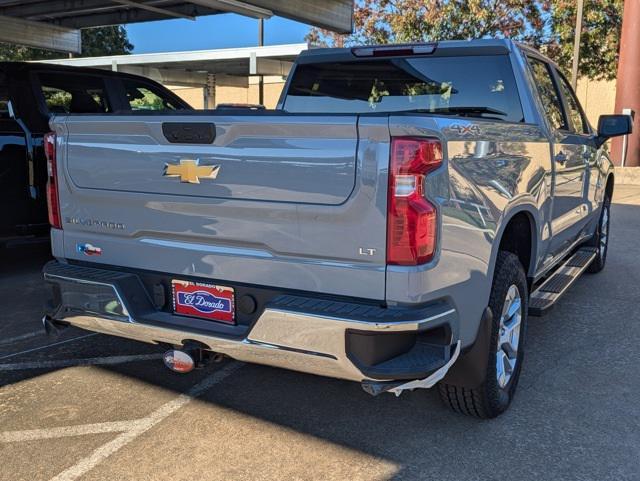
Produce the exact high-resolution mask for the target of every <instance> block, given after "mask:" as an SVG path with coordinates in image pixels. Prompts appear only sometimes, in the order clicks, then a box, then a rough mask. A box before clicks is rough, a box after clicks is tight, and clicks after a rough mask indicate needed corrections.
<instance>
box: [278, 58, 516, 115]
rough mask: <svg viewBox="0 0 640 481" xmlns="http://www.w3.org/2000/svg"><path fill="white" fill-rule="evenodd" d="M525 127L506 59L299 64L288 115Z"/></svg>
mask: <svg viewBox="0 0 640 481" xmlns="http://www.w3.org/2000/svg"><path fill="white" fill-rule="evenodd" d="M475 107H480V108H484V109H486V112H479V111H478V112H474V113H473V115H474V116H478V117H483V118H491V119H499V120H504V121H509V122H523V121H524V115H523V112H522V105H521V103H520V96H519V95H518V90H517V86H516V81H515V78H514V75H513V69H512V66H511V61H510V59H509V57H508V56H507V55H481V56H451V57H408V58H393V59H381V60H361V61H349V62H334V63H312V64H300V65H298V66H297V67H296V69H295V71H294V73H293V78H292V79H291V83H290V86H289V90H288V91H287V95H286V97H285V103H284V110H286V111H288V112H299V113H372V112H401V111H410V110H419V111H424V112H427V113H429V112H431V113H438V114H445V115H446V114H447V113H448V110H451V112H450V113H451V114H455V113H456V112H454V111H455V110H456V109H458V111H461V109H470V108H471V110H473V108H475Z"/></svg>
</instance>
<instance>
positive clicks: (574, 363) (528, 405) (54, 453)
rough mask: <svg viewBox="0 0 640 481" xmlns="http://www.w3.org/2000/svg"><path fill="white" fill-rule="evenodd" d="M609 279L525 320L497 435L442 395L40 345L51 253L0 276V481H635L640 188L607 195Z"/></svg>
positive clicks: (73, 342) (593, 280) (73, 341)
mask: <svg viewBox="0 0 640 481" xmlns="http://www.w3.org/2000/svg"><path fill="white" fill-rule="evenodd" d="M612 222H613V224H612V239H611V242H612V244H611V248H610V251H609V259H608V265H607V267H606V269H605V270H604V271H603V272H602V273H601V274H598V275H593V276H590V275H586V276H584V277H583V278H582V279H580V280H579V281H578V283H577V284H576V285H575V286H574V287H573V288H572V290H571V292H569V293H568V294H567V295H566V296H565V298H564V299H563V300H562V301H561V303H560V305H558V306H557V307H556V308H555V309H554V310H552V312H551V313H550V314H549V315H547V316H546V317H543V318H531V320H530V325H529V338H528V346H527V359H526V362H525V365H524V369H523V374H522V378H521V381H520V387H519V392H518V394H517V396H516V399H515V402H514V404H513V405H512V407H511V410H510V411H509V412H507V413H506V414H505V415H503V416H502V417H500V418H498V419H496V420H493V421H478V420H474V419H470V418H465V417H462V416H459V415H456V414H454V413H451V412H449V411H448V410H447V409H445V408H444V407H443V406H442V405H441V404H440V401H439V399H438V397H437V393H436V392H435V391H415V392H411V393H405V394H403V395H402V396H401V397H399V398H395V397H394V396H392V395H383V396H381V397H378V398H372V397H370V396H369V395H367V394H365V393H364V392H363V391H362V389H361V388H360V386H359V385H357V384H354V383H348V382H342V381H337V380H331V379H324V378H319V377H315V376H310V375H304V374H298V373H294V372H288V371H284V370H278V369H271V368H267V367H261V366H255V365H248V364H241V363H238V362H236V361H230V360H228V361H223V362H222V363H218V364H211V365H209V366H207V367H206V368H205V369H202V370H198V371H195V372H194V373H192V374H189V375H178V374H174V373H171V372H170V371H168V370H167V369H165V368H164V366H163V365H162V362H161V360H160V355H161V353H162V352H161V349H160V348H158V347H155V346H149V345H145V344H140V343H136V342H130V341H127V340H122V339H116V338H110V337H107V336H103V335H98V334H91V333H87V332H84V331H80V330H75V329H70V330H67V331H65V332H64V333H63V334H62V336H61V337H59V338H58V339H55V340H52V339H49V338H47V337H46V336H45V335H44V334H43V333H42V332H41V325H40V318H41V313H42V307H41V306H42V301H43V297H44V286H43V284H42V282H41V281H40V268H41V266H42V264H43V263H44V262H46V260H47V250H46V248H43V249H40V250H37V252H35V253H34V252H33V250H32V249H30V250H28V251H26V252H25V251H22V250H17V251H12V252H11V253H10V254H9V255H8V256H5V258H4V259H3V260H2V263H1V264H0V265H1V266H2V267H1V269H0V305H1V306H2V309H1V310H0V480H2V481H4V480H6V481H20V480H76V479H81V480H163V479H171V480H174V481H178V480H194V479H202V480H251V481H255V480H263V479H264V480H267V479H268V480H285V479H287V480H288V479H291V480H303V479H314V480H316V479H317V480H346V479H348V480H349V481H356V480H360V479H362V480H404V479H437V480H454V481H465V480H507V479H510V480H511V479H512V480H536V481H539V480H597V481H602V480H609V479H611V480H618V481H621V480H640V369H639V367H638V362H639V361H638V359H639V357H640V356H639V354H640V350H639V349H638V345H640V309H638V307H637V300H638V298H640V255H638V254H639V253H640V247H639V242H638V236H639V235H640V187H630V186H618V187H617V190H616V199H615V203H614V206H613V209H612Z"/></svg>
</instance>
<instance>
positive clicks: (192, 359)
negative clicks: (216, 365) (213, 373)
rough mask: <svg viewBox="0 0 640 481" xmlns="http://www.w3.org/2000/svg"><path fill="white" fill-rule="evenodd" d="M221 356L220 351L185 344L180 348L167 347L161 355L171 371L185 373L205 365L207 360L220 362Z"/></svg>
mask: <svg viewBox="0 0 640 481" xmlns="http://www.w3.org/2000/svg"><path fill="white" fill-rule="evenodd" d="M223 357H224V356H223V355H222V354H220V353H217V352H211V351H208V350H206V349H202V348H200V347H189V346H185V347H183V348H182V349H169V350H168V351H166V352H165V353H164V354H163V355H162V361H163V362H164V365H165V366H166V367H167V368H168V369H171V370H172V371H173V372H177V373H180V374H187V373H189V372H191V371H193V370H194V369H199V368H202V367H204V366H206V365H207V364H208V363H209V362H221V361H222V359H223Z"/></svg>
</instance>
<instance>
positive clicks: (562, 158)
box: [555, 150, 567, 165]
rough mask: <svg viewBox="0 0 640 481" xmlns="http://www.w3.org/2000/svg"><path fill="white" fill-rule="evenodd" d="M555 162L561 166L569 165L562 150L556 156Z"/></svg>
mask: <svg viewBox="0 0 640 481" xmlns="http://www.w3.org/2000/svg"><path fill="white" fill-rule="evenodd" d="M555 161H556V162H557V163H559V164H560V165H564V164H566V163H567V154H565V153H564V152H563V151H562V150H561V151H560V152H558V153H557V154H556V156H555Z"/></svg>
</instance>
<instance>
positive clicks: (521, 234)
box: [491, 204, 539, 281]
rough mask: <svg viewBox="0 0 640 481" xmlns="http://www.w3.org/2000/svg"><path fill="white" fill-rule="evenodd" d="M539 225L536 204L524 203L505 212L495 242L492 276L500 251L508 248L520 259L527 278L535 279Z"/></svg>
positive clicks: (492, 256)
mask: <svg viewBox="0 0 640 481" xmlns="http://www.w3.org/2000/svg"><path fill="white" fill-rule="evenodd" d="M538 225H539V211H538V209H537V208H536V207H535V206H534V205H531V204H522V205H519V206H516V207H513V208H512V209H510V210H509V211H507V212H506V213H505V215H504V216H503V219H502V222H501V223H500V226H499V228H498V230H497V232H496V238H495V241H494V243H493V248H492V253H491V278H493V272H494V270H495V263H496V258H497V257H498V252H499V251H500V250H506V251H508V252H512V253H513V254H515V255H516V256H517V257H518V259H520V262H521V263H522V266H523V268H524V271H525V274H526V276H527V279H528V280H529V281H531V279H533V277H534V275H535V270H536V265H537V262H536V260H537V255H536V253H537V252H538V237H539V236H538Z"/></svg>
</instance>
